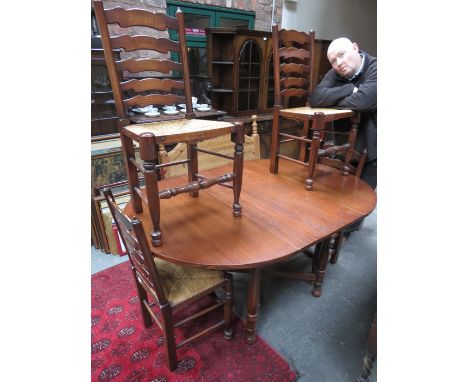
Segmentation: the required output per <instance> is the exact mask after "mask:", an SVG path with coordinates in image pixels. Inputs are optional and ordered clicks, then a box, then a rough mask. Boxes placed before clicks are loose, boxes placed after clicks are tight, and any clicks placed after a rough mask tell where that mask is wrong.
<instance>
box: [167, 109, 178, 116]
mask: <svg viewBox="0 0 468 382" xmlns="http://www.w3.org/2000/svg"><path fill="white" fill-rule="evenodd" d="M178 113H179V110H172V111H169V110H164V114H167V115H176V114H178Z"/></svg>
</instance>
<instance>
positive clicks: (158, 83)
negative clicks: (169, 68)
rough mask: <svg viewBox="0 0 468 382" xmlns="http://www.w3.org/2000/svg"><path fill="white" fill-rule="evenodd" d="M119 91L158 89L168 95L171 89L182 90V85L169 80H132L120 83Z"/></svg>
mask: <svg viewBox="0 0 468 382" xmlns="http://www.w3.org/2000/svg"><path fill="white" fill-rule="evenodd" d="M120 89H121V90H122V91H128V90H134V91H136V92H143V91H145V90H150V89H158V90H162V91H165V92H168V93H169V92H170V91H171V90H172V89H184V83H183V81H177V80H172V79H170V78H165V79H162V80H161V79H157V78H144V79H142V80H137V79H132V80H129V81H123V82H121V83H120Z"/></svg>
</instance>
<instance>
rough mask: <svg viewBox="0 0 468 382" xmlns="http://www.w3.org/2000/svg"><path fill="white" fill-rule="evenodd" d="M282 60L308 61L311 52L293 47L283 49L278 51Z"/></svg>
mask: <svg viewBox="0 0 468 382" xmlns="http://www.w3.org/2000/svg"><path fill="white" fill-rule="evenodd" d="M278 54H279V56H280V58H298V59H300V60H308V59H309V58H310V52H308V51H307V50H305V49H297V48H293V47H283V48H280V49H278Z"/></svg>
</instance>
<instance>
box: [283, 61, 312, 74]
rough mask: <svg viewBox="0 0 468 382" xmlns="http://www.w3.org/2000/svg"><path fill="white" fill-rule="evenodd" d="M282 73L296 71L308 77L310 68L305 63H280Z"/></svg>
mask: <svg viewBox="0 0 468 382" xmlns="http://www.w3.org/2000/svg"><path fill="white" fill-rule="evenodd" d="M280 73H283V74H290V73H296V74H299V75H301V76H302V77H306V76H307V75H308V74H309V73H310V68H309V67H308V66H307V65H304V64H294V63H291V64H281V65H280Z"/></svg>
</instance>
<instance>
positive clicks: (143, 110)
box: [133, 105, 154, 113]
mask: <svg viewBox="0 0 468 382" xmlns="http://www.w3.org/2000/svg"><path fill="white" fill-rule="evenodd" d="M153 109H154V107H153V106H152V105H149V106H145V107H136V108H134V109H133V111H134V112H135V113H148V112H149V111H152V110H153Z"/></svg>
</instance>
